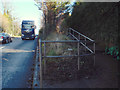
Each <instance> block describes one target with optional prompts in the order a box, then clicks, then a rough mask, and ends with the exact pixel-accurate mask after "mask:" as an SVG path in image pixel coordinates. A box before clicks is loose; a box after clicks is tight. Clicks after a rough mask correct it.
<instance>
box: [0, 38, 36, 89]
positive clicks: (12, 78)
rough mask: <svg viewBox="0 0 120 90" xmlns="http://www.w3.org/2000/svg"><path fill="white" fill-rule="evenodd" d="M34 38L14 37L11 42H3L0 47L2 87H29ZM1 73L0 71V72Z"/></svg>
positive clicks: (34, 45)
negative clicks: (0, 53) (22, 38)
mask: <svg viewBox="0 0 120 90" xmlns="http://www.w3.org/2000/svg"><path fill="white" fill-rule="evenodd" d="M35 48H36V39H35V40H21V38H14V39H13V42H12V43H9V44H3V45H1V46H0V50H1V49H2V60H0V64H1V63H2V88H29V87H30V83H29V82H28V81H29V80H30V78H31V76H32V70H31V68H32V67H33V58H34V52H35ZM0 74H1V72H0Z"/></svg>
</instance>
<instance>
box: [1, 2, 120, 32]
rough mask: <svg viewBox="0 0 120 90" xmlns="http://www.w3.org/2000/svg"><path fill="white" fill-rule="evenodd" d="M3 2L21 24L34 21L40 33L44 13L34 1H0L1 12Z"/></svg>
mask: <svg viewBox="0 0 120 90" xmlns="http://www.w3.org/2000/svg"><path fill="white" fill-rule="evenodd" d="M1 1H3V2H7V3H8V4H7V5H8V6H9V8H10V9H11V10H12V15H13V16H14V17H17V18H18V19H19V21H20V24H21V22H22V20H34V21H35V25H36V27H37V28H36V34H37V33H38V30H39V29H40V27H41V24H42V21H41V17H42V16H43V15H42V11H41V10H39V9H38V7H37V6H36V5H35V2H34V0H0V10H2V4H1ZM58 1H59V0H58ZM61 1H65V0H61ZM73 1H75V0H73ZM77 1H83V2H86V1H87V2H91V1H107V2H108V1H118V0H77Z"/></svg>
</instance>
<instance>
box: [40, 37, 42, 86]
mask: <svg viewBox="0 0 120 90" xmlns="http://www.w3.org/2000/svg"><path fill="white" fill-rule="evenodd" d="M39 62H40V88H42V40H41V39H39Z"/></svg>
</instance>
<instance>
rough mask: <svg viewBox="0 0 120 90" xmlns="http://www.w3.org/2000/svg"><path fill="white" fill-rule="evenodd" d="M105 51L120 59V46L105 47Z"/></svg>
mask: <svg viewBox="0 0 120 90" xmlns="http://www.w3.org/2000/svg"><path fill="white" fill-rule="evenodd" d="M105 53H107V54H108V55H112V56H113V57H114V58H116V59H117V60H119V58H120V56H119V48H118V47H117V46H113V47H110V48H109V47H106V48H105Z"/></svg>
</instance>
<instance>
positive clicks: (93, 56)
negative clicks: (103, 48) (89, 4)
mask: <svg viewBox="0 0 120 90" xmlns="http://www.w3.org/2000/svg"><path fill="white" fill-rule="evenodd" d="M93 50H94V55H93V59H94V64H93V66H95V42H94V43H93Z"/></svg>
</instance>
